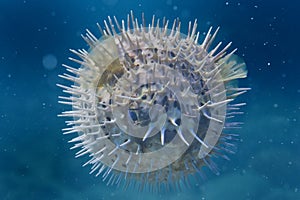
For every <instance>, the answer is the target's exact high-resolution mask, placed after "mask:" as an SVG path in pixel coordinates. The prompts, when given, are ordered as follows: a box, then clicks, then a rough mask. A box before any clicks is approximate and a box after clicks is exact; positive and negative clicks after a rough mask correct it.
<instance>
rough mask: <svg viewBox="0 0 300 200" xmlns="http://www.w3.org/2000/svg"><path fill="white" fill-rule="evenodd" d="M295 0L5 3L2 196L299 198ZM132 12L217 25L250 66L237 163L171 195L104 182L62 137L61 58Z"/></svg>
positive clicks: (1, 16) (60, 199) (0, 39)
mask: <svg viewBox="0 0 300 200" xmlns="http://www.w3.org/2000/svg"><path fill="white" fill-rule="evenodd" d="M299 7H300V3H299V2H297V1H292V0H289V1H284V2H282V1H278V0H275V1H270V0H265V1H262V0H255V1H236V0H232V1H224V0H212V1H202V0H200V1H196V0H194V1H192V0H185V1H180V0H163V1H161V0H153V1H145V0H143V1H134V0H133V1H121V0H97V1H96V0H89V1H79V0H73V1H59V0H56V1H55V0H54V1H38V0H13V1H11V0H2V1H1V2H0V27H1V31H0V94H1V98H0V199H3V200H20V199H25V200H34V199H39V200H40V199H43V200H48V199H49V200H52V199H56V200H69V199H70V200H71V199H72V200H77V199H78V200H81V199H89V200H98V199H109V200H117V199H124V198H125V199H134V198H138V199H149V200H150V199H173V200H177V199H184V200H190V199H203V200H219V199H231V200H277V199H278V200H297V199H300V182H299V178H300V177H299V171H300V159H299V153H300V147H299V146H300V138H299V137H300V136H299V130H300V123H299V121H300V114H299V113H300V67H299V63H298V61H299V60H298V59H297V58H298V52H299V50H298V49H299V45H300V40H299V35H300V26H299V22H298V21H297V20H298V19H299V17H300V14H299V11H298V10H299ZM130 10H133V11H134V12H135V13H136V15H137V16H138V15H140V13H141V12H145V17H146V20H148V22H150V20H151V17H152V15H153V14H155V15H156V16H157V17H159V18H162V17H163V16H166V17H167V18H169V19H174V18H176V17H180V19H181V21H182V25H183V26H182V30H183V32H186V31H185V30H187V24H188V22H189V21H190V20H191V21H193V20H194V19H195V18H197V19H198V22H199V23H198V24H199V29H198V30H199V31H201V32H205V31H207V29H208V28H209V27H210V26H214V27H217V26H220V27H221V29H220V33H219V35H218V37H217V40H218V41H220V40H221V41H224V42H229V41H232V42H233V46H234V47H237V48H238V54H239V55H240V56H241V57H243V59H244V60H245V62H246V64H247V68H248V71H249V75H248V78H247V79H246V80H243V81H241V85H242V86H245V87H251V88H252V90H251V91H249V92H248V93H246V94H245V95H244V96H242V97H240V98H239V101H245V102H246V103H247V106H246V107H245V108H244V111H245V115H243V116H242V117H241V118H240V119H241V120H242V121H244V122H245V124H244V125H243V128H242V129H240V130H237V131H235V132H236V133H239V134H240V141H239V142H238V143H237V145H238V149H237V152H236V154H235V155H231V156H230V158H231V161H229V162H227V161H223V160H216V162H217V164H218V166H219V168H220V170H221V174H220V175H219V176H216V175H214V174H212V173H211V172H209V170H205V173H206V176H207V178H206V180H203V181H202V182H201V184H193V182H192V186H191V188H187V189H183V190H182V191H175V192H171V193H165V194H157V193H148V192H142V193H137V192H136V191H133V190H127V191H123V190H121V189H120V188H117V187H115V186H106V184H105V183H103V182H102V180H101V178H99V177H94V176H92V175H89V168H88V167H85V168H82V167H81V165H82V164H84V162H85V161H86V158H78V159H75V158H74V154H75V151H70V150H69V148H70V147H71V144H69V143H67V141H68V140H70V139H71V136H70V137H69V136H63V135H62V131H61V129H62V128H64V126H65V125H64V119H62V118H58V117H57V114H59V113H60V112H61V111H63V110H65V109H68V108H67V107H66V106H63V105H59V104H58V103H57V101H58V98H57V96H58V95H62V92H61V90H60V89H59V88H57V87H56V85H55V84H56V83H62V82H63V81H62V80H60V79H59V78H58V74H61V73H63V72H64V69H63V68H62V67H61V64H62V63H67V64H70V62H69V61H68V59H67V58H68V57H69V56H71V53H69V51H68V49H69V48H74V49H77V48H86V47H87V46H86V44H85V43H84V41H83V40H82V39H81V37H80V34H81V33H84V32H85V29H86V28H89V29H90V30H91V31H93V32H96V30H97V26H96V23H97V22H100V23H102V21H103V19H106V17H107V16H108V15H111V16H113V15H115V16H116V17H117V18H118V19H124V18H126V15H127V14H128V13H129V11H130Z"/></svg>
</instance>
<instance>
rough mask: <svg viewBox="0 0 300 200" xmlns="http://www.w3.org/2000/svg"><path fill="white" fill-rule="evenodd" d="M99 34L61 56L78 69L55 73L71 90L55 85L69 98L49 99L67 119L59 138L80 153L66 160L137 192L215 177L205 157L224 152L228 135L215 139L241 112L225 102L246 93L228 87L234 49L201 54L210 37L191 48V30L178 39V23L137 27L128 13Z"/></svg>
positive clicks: (194, 38)
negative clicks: (80, 161) (81, 160)
mask: <svg viewBox="0 0 300 200" xmlns="http://www.w3.org/2000/svg"><path fill="white" fill-rule="evenodd" d="M113 21H114V22H113ZM104 25H105V28H104V29H102V28H101V27H100V25H98V27H99V30H100V32H101V34H102V37H101V38H100V39H97V38H96V37H95V36H94V35H93V34H92V33H91V32H90V31H88V30H87V34H86V35H85V36H83V39H84V40H85V41H86V42H87V43H88V45H89V46H90V49H89V51H86V50H84V49H81V50H77V51H76V50H71V51H72V52H73V53H74V54H76V55H77V56H78V57H79V58H80V60H78V59H74V58H70V60H72V61H75V62H76V63H79V64H80V65H81V66H80V67H79V68H74V67H70V66H67V65H64V66H65V67H66V70H67V71H68V72H70V73H71V75H70V74H63V75H61V76H60V77H62V78H64V79H66V80H69V81H72V82H73V83H74V84H72V85H71V86H65V85H61V84H58V86H60V87H61V88H63V89H64V92H65V93H66V94H69V95H70V96H68V97H62V96H60V97H59V98H60V99H62V100H61V101H60V103H63V104H68V105H71V106H72V110H70V111H65V112H63V113H62V114H61V115H60V116H66V117H72V119H71V120H69V121H66V123H67V125H68V126H70V127H69V128H65V129H63V131H64V133H65V134H69V133H79V134H78V136H76V137H75V138H74V139H72V140H71V141H70V142H75V143H76V144H75V145H74V147H73V148H81V149H80V151H79V152H77V153H76V157H80V156H82V155H85V154H88V155H89V157H90V159H89V160H88V161H87V162H86V163H85V164H84V166H85V165H91V166H92V167H91V173H95V174H96V176H99V175H101V176H102V178H103V180H105V181H107V184H108V185H109V184H117V185H120V184H121V183H122V182H123V183H124V186H125V187H127V186H129V185H131V184H133V182H134V183H135V182H137V183H138V184H134V185H138V186H139V189H144V188H149V189H155V190H160V189H162V188H167V189H169V188H174V189H178V188H180V187H181V186H182V185H184V184H187V182H188V177H189V175H193V174H196V173H201V168H202V167H203V166H208V167H209V168H210V169H211V170H212V171H213V172H215V173H218V169H217V167H216V165H215V164H214V162H213V161H212V158H211V157H212V156H221V157H223V158H225V159H228V157H227V156H226V155H225V154H224V152H225V153H232V152H233V151H232V148H233V147H234V145H233V144H231V143H230V140H232V139H234V137H235V136H236V135H235V134H226V133H222V132H223V129H225V128H236V127H237V126H239V125H240V123H239V122H228V121H227V120H228V119H229V118H232V117H234V115H236V114H241V113H242V112H240V111H239V109H240V108H239V107H240V106H243V105H245V103H236V104H232V101H233V100H234V98H235V97H236V96H238V95H240V94H243V93H244V92H246V90H248V89H249V88H238V87H237V84H236V82H235V81H234V80H236V79H239V78H245V77H246V76H247V72H246V66H245V63H244V62H242V61H241V60H240V59H238V57H237V56H235V55H234V53H235V51H236V49H235V50H233V51H231V53H228V54H227V53H226V51H227V50H228V49H229V47H230V45H231V43H229V44H228V45H226V46H225V47H224V48H223V49H221V50H219V47H220V46H221V42H220V43H219V44H217V45H216V46H215V47H213V48H211V44H212V42H213V40H214V39H215V37H216V34H217V32H218V29H217V30H216V31H215V32H214V33H212V28H210V29H209V30H208V32H207V33H206V36H205V38H204V41H203V42H202V43H201V44H199V43H198V38H199V32H197V30H196V29H197V21H195V22H194V24H193V25H192V23H191V22H190V23H189V26H188V32H187V35H183V34H182V33H181V32H180V27H181V23H180V21H179V20H178V19H176V20H174V22H173V24H172V25H171V28H170V29H169V21H168V20H165V19H163V22H162V23H160V20H159V19H157V20H155V17H154V16H153V19H152V23H151V24H149V25H146V23H145V20H144V15H142V23H141V24H140V23H139V22H138V20H137V19H136V18H134V16H133V13H132V12H131V14H130V15H128V16H127V21H126V22H125V21H124V20H122V21H121V23H119V22H118V20H117V19H116V18H115V17H114V18H113V20H112V19H111V18H110V17H108V22H107V21H104Z"/></svg>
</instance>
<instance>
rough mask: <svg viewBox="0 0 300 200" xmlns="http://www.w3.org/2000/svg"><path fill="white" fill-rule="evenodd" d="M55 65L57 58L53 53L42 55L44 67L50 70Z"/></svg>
mask: <svg viewBox="0 0 300 200" xmlns="http://www.w3.org/2000/svg"><path fill="white" fill-rule="evenodd" d="M56 65H57V58H56V56H54V55H53V54H47V55H45V56H44V57H43V66H44V67H45V69H48V70H52V69H54V68H55V67H56Z"/></svg>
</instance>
